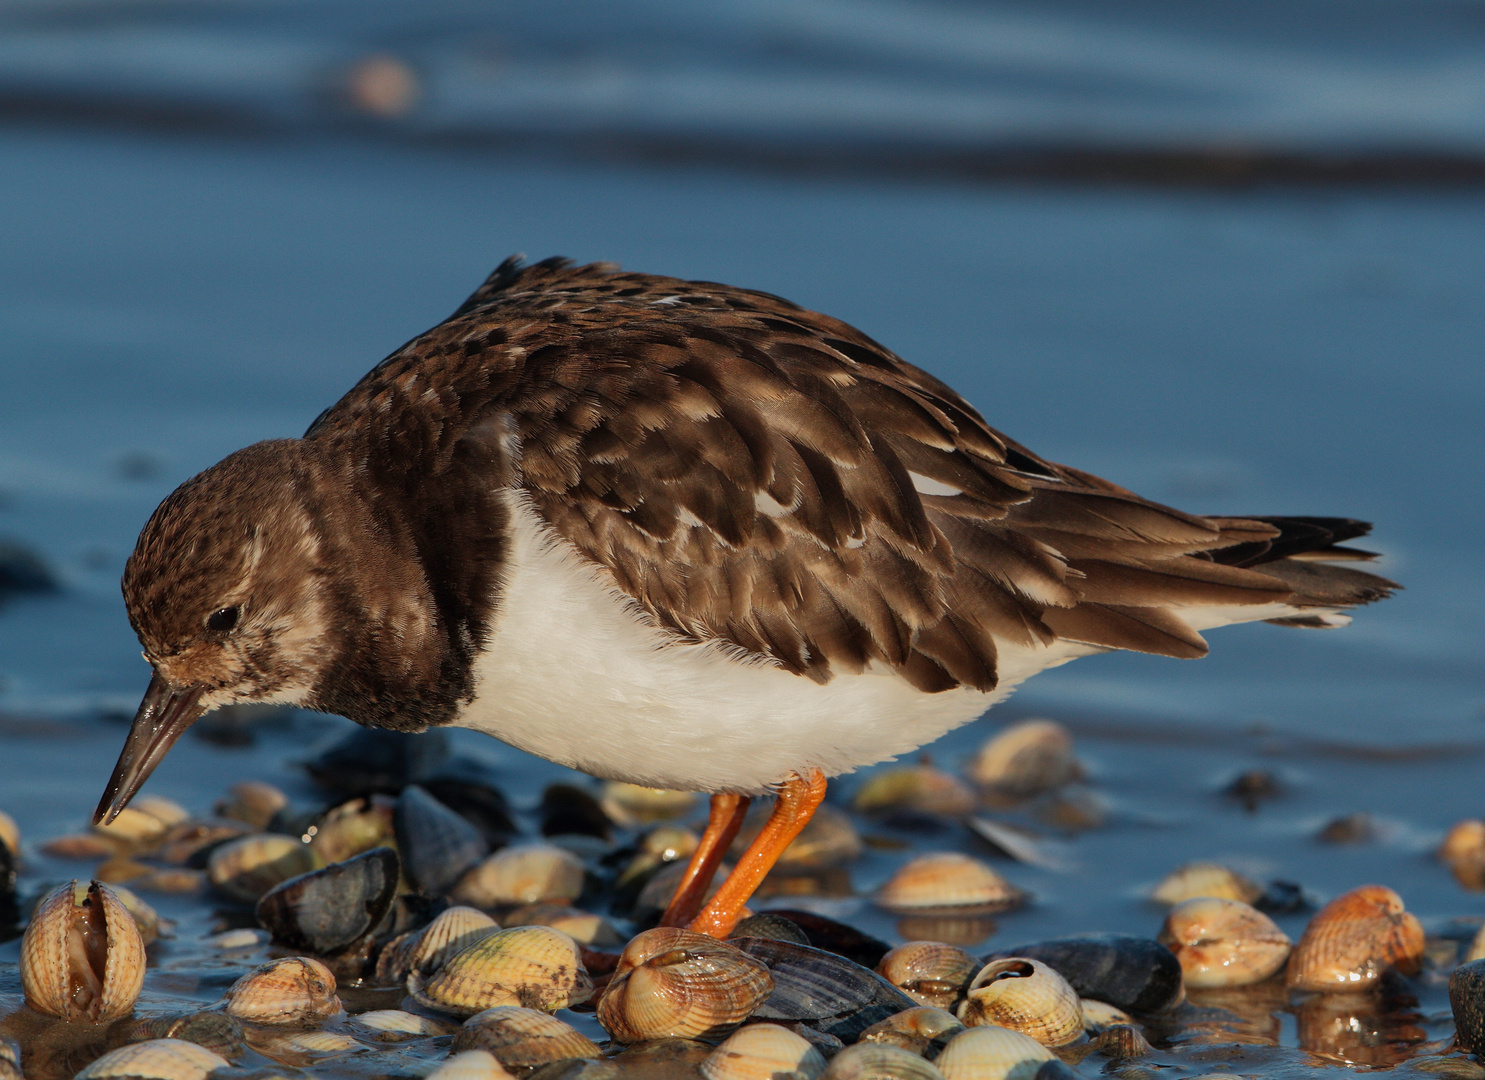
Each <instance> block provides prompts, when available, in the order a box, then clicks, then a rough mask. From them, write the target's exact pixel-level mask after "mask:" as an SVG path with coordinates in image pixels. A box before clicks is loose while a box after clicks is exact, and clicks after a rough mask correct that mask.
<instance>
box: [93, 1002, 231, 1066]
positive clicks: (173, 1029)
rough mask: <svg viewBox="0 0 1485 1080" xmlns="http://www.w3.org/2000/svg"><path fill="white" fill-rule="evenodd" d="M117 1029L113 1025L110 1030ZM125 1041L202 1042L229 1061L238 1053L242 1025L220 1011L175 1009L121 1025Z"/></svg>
mask: <svg viewBox="0 0 1485 1080" xmlns="http://www.w3.org/2000/svg"><path fill="white" fill-rule="evenodd" d="M115 1031H117V1029H113V1031H111V1032H110V1033H111V1034H113V1033H114V1032H115ZM124 1031H125V1032H126V1034H127V1039H126V1040H125V1041H128V1042H143V1041H145V1040H146V1039H182V1040H184V1041H186V1042H190V1043H195V1044H196V1045H197V1046H204V1047H206V1049H208V1050H210V1051H211V1052H212V1053H214V1054H216V1055H218V1056H219V1057H224V1058H226V1059H227V1060H229V1061H231V1060H232V1059H234V1058H238V1057H241V1056H242V1050H243V1030H242V1025H241V1024H240V1023H238V1022H237V1020H235V1019H234V1018H233V1017H230V1016H228V1015H227V1014H226V1013H220V1012H211V1011H203V1012H193V1013H178V1014H176V1015H174V1016H151V1017H147V1018H145V1019H141V1020H134V1021H132V1022H130V1023H129V1024H127V1025H126V1026H125V1027H124Z"/></svg>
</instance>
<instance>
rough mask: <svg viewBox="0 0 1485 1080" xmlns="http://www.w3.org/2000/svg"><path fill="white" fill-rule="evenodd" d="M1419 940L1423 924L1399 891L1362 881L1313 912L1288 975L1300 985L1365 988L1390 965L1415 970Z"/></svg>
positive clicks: (1308, 987)
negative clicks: (1409, 909) (1410, 910)
mask: <svg viewBox="0 0 1485 1080" xmlns="http://www.w3.org/2000/svg"><path fill="white" fill-rule="evenodd" d="M1423 944H1424V939H1423V927H1422V926H1421V925H1419V923H1418V919H1417V917H1416V916H1414V915H1413V914H1412V913H1410V912H1408V911H1405V910H1403V902H1402V898H1401V897H1400V896H1398V895H1397V893H1395V892H1393V891H1392V890H1391V889H1389V888H1386V887H1385V886H1382V885H1363V886H1361V887H1360V888H1357V889H1352V890H1351V891H1350V892H1348V893H1343V894H1341V895H1340V896H1338V897H1336V898H1335V899H1334V900H1332V901H1331V902H1330V903H1328V904H1326V905H1325V906H1324V907H1323V908H1321V909H1320V910H1319V911H1318V912H1316V913H1315V917H1314V918H1312V919H1311V920H1310V924H1309V925H1308V926H1306V927H1305V932H1304V935H1303V936H1302V937H1301V938H1300V939H1299V944H1298V945H1296V946H1295V947H1294V952H1293V953H1292V954H1291V956H1290V959H1289V971H1288V975H1287V976H1286V981H1287V983H1288V985H1289V986H1291V987H1295V988H1297V989H1301V990H1343V989H1344V990H1364V989H1366V988H1368V987H1370V986H1373V985H1375V984H1376V983H1377V981H1378V980H1379V979H1381V977H1382V973H1383V972H1384V971H1386V970H1387V969H1388V968H1390V967H1395V968H1397V969H1398V970H1399V971H1401V972H1403V973H1404V974H1409V975H1411V974H1416V973H1417V972H1418V970H1419V967H1420V965H1421V961H1422V957H1423Z"/></svg>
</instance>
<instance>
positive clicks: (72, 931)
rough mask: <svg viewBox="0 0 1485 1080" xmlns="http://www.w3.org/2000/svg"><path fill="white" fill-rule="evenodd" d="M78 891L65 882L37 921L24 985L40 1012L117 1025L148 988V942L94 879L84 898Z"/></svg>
mask: <svg viewBox="0 0 1485 1080" xmlns="http://www.w3.org/2000/svg"><path fill="white" fill-rule="evenodd" d="M77 892H78V885H77V882H76V881H72V882H69V883H68V884H66V885H63V886H62V887H61V888H59V889H57V890H55V891H54V892H52V893H51V894H50V895H49V896H47V897H46V899H44V900H42V902H41V903H40V904H39V905H38V906H37V908H36V911H35V913H34V914H33V915H32V916H31V924H30V925H29V926H28V927H27V928H26V934H25V936H24V937H23V938H22V939H21V960H20V968H21V988H22V991H23V992H24V994H25V997H26V1004H28V1005H30V1006H31V1008H33V1009H35V1010H36V1011H37V1012H39V1013H44V1014H46V1015H48V1016H57V1017H61V1018H62V1019H64V1020H72V1021H95V1022H103V1021H108V1020H117V1019H118V1018H119V1017H121V1016H126V1015H127V1014H128V1013H129V1011H130V1010H131V1009H133V1008H134V1002H135V1001H136V1000H137V999H138V997H139V992H140V990H141V989H142V988H143V986H144V965H145V957H144V938H143V937H142V936H141V935H140V933H139V927H138V926H137V925H136V924H135V922H134V917H133V916H132V915H130V914H129V911H128V909H127V908H125V907H124V905H123V903H122V902H121V901H120V900H119V898H118V897H117V896H115V895H114V893H113V891H112V890H111V889H109V888H108V887H107V886H104V885H100V884H99V883H98V882H96V881H95V882H93V883H92V884H91V885H89V886H88V889H87V895H86V896H85V897H84V898H83V899H82V900H81V901H78V900H77ZM78 960H83V961H84V962H85V964H86V967H85V968H84V967H81V966H79V965H78V963H77V961H78ZM85 988H87V989H86V990H85Z"/></svg>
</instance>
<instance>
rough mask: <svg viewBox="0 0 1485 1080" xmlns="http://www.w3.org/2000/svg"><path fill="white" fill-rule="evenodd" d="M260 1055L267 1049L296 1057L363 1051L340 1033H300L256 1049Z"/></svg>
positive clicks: (280, 1037)
mask: <svg viewBox="0 0 1485 1080" xmlns="http://www.w3.org/2000/svg"><path fill="white" fill-rule="evenodd" d="M254 1049H257V1050H258V1052H259V1053H263V1052H264V1051H265V1050H266V1049H272V1050H276V1051H278V1052H280V1053H286V1054H294V1055H309V1056H323V1055H326V1054H343V1053H345V1052H346V1051H347V1050H361V1049H364V1047H362V1046H361V1044H360V1043H358V1042H357V1041H356V1040H355V1039H353V1038H351V1037H350V1036H349V1035H346V1034H344V1033H342V1032H339V1031H298V1032H295V1033H294V1034H292V1035H278V1036H275V1037H274V1038H273V1039H271V1040H265V1041H264V1045H263V1046H260V1047H255V1048H254Z"/></svg>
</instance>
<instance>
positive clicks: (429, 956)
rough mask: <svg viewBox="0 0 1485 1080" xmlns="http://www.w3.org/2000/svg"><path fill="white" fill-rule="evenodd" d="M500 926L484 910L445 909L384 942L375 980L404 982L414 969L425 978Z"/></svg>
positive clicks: (469, 908)
mask: <svg viewBox="0 0 1485 1080" xmlns="http://www.w3.org/2000/svg"><path fill="white" fill-rule="evenodd" d="M499 929H500V924H499V923H498V922H496V921H495V920H494V919H492V918H490V916H488V915H486V914H485V913H484V912H483V911H477V910H476V909H474V908H471V907H451V908H445V909H444V910H443V911H441V912H439V914H438V917H437V918H435V919H434V920H433V921H432V922H431V923H429V924H428V925H427V926H425V927H423V928H422V929H421V930H410V931H408V932H407V933H406V934H403V935H402V936H401V937H398V938H395V939H393V940H392V941H389V942H388V943H387V945H386V947H385V948H383V949H382V953H381V955H380V956H379V957H377V961H376V978H377V981H378V982H381V983H387V984H392V983H403V982H406V981H407V977H408V976H409V975H411V974H412V973H413V972H414V971H416V972H417V973H418V974H419V975H422V976H424V977H427V976H428V975H431V974H432V973H433V972H434V971H437V970H438V969H439V968H440V967H442V966H443V964H444V962H445V961H447V960H448V959H449V958H450V957H452V956H454V955H455V954H456V953H459V952H462V951H464V950H465V949H467V948H469V946H471V945H473V944H474V943H475V942H476V941H479V940H481V939H482V938H487V937H489V936H490V935H491V934H493V933H494V932H495V931H496V930H499Z"/></svg>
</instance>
